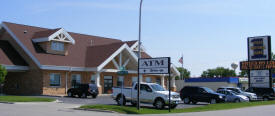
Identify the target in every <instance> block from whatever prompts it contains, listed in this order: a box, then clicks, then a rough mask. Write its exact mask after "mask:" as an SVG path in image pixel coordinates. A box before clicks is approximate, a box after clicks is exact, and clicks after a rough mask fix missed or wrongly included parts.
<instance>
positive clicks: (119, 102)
mask: <svg viewBox="0 0 275 116" xmlns="http://www.w3.org/2000/svg"><path fill="white" fill-rule="evenodd" d="M121 100H122V101H121ZM116 102H117V105H119V106H121V105H123V106H125V105H126V100H125V98H124V97H123V96H122V95H119V96H118V97H117V99H116Z"/></svg>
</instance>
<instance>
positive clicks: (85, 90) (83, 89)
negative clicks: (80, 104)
mask: <svg viewBox="0 0 275 116" xmlns="http://www.w3.org/2000/svg"><path fill="white" fill-rule="evenodd" d="M67 94H68V96H69V97H74V96H75V95H77V96H78V97H79V98H81V97H84V98H87V96H92V97H93V98H96V97H97V95H98V88H97V86H96V85H95V84H77V85H75V86H74V87H73V88H70V89H69V90H68V92H67Z"/></svg>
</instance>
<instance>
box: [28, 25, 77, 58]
mask: <svg viewBox="0 0 275 116" xmlns="http://www.w3.org/2000/svg"><path fill="white" fill-rule="evenodd" d="M32 41H33V42H34V43H37V44H38V45H39V46H40V47H41V48H42V49H43V50H44V51H46V53H49V54H57V55H68V46H69V45H73V44H75V40H74V39H73V38H72V37H71V36H70V34H69V33H68V32H67V31H65V29H63V28H57V29H52V30H46V31H39V32H36V33H35V34H34V35H33V37H32Z"/></svg>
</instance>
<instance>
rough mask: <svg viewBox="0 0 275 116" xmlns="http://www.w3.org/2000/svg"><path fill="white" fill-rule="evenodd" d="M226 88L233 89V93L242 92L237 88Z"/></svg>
mask: <svg viewBox="0 0 275 116" xmlns="http://www.w3.org/2000/svg"><path fill="white" fill-rule="evenodd" d="M228 89H229V90H232V91H234V92H235V93H242V91H241V90H240V89H237V88H228Z"/></svg>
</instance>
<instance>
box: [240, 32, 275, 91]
mask: <svg viewBox="0 0 275 116" xmlns="http://www.w3.org/2000/svg"><path fill="white" fill-rule="evenodd" d="M247 44H248V61H244V62H241V63H240V69H241V70H248V78H249V87H262V88H269V87H272V81H271V80H272V79H271V75H272V74H271V69H273V68H274V66H275V62H274V61H271V60H272V59H271V37H270V36H257V37H248V39H247ZM272 65H274V66H272Z"/></svg>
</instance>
